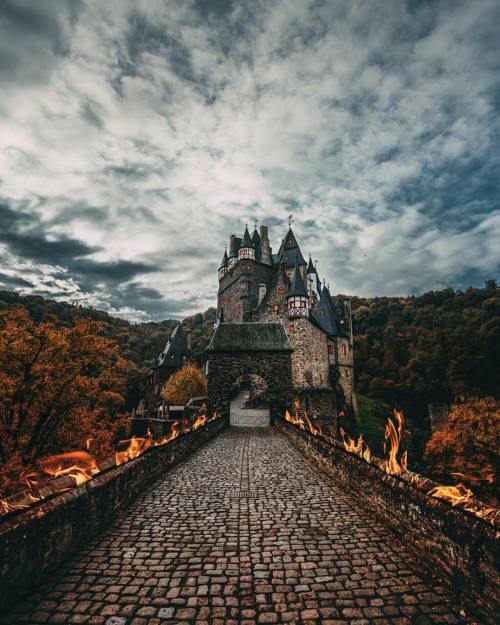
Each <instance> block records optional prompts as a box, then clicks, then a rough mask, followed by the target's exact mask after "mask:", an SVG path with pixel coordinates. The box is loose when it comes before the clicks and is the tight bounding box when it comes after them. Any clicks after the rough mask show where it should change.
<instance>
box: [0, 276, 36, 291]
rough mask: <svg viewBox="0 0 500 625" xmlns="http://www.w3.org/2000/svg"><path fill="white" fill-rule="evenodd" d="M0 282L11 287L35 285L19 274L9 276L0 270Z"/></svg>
mask: <svg viewBox="0 0 500 625" xmlns="http://www.w3.org/2000/svg"><path fill="white" fill-rule="evenodd" d="M0 284H2V285H3V286H6V287H8V288H11V289H15V288H20V287H32V286H33V283H32V282H30V281H29V280H24V279H23V278H20V277H18V276H9V275H7V274H5V273H2V272H0Z"/></svg>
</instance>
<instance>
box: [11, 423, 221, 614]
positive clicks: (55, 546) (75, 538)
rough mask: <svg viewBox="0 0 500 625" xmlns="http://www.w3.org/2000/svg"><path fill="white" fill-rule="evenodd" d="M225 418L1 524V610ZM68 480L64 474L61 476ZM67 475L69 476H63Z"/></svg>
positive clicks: (105, 524)
mask: <svg viewBox="0 0 500 625" xmlns="http://www.w3.org/2000/svg"><path fill="white" fill-rule="evenodd" d="M226 424H227V421H226V419H224V418H220V419H217V420H215V421H211V422H210V423H208V424H207V425H206V426H204V427H202V428H200V429H199V430H196V431H195V432H191V433H189V434H186V435H184V436H180V437H179V438H176V439H174V440H173V441H172V442H170V443H168V444H167V445H163V446H161V447H153V448H151V449H149V450H148V451H147V452H146V453H145V454H144V455H142V456H139V457H138V458H136V459H135V460H131V461H130V462H128V463H127V464H123V465H121V466H118V467H116V466H113V467H111V468H109V469H108V470H105V471H103V472H101V473H99V474H98V475H96V476H95V477H94V478H93V479H91V480H89V481H88V482H86V483H85V484H83V485H82V486H79V487H78V488H76V487H75V488H71V489H70V490H69V491H67V492H65V493H63V494H54V496H53V497H52V498H46V499H44V500H43V502H41V503H39V504H34V505H33V506H32V507H30V508H28V509H26V510H22V511H19V512H18V513H16V514H13V515H11V516H9V517H7V518H6V519H5V520H3V521H2V522H1V523H0V562H1V567H0V610H5V608H6V607H7V606H8V605H10V604H11V603H14V602H15V601H16V600H18V599H19V598H20V597H21V596H22V595H23V594H25V593H26V592H27V591H28V590H30V588H32V587H34V586H36V585H37V584H39V583H40V582H42V581H43V579H44V577H45V574H46V572H47V571H48V570H51V569H56V568H57V567H58V566H59V565H60V564H61V562H63V561H64V560H65V559H66V558H67V557H68V556H69V555H70V554H71V553H72V552H74V551H75V550H76V549H77V548H78V547H80V546H82V545H85V544H87V543H88V542H89V540H90V539H91V538H92V537H93V536H96V535H97V534H99V532H101V531H103V530H104V529H106V528H107V527H108V526H109V525H110V523H111V522H112V521H113V519H114V517H115V516H116V515H117V513H118V512H120V511H121V510H123V509H124V508H125V507H127V506H128V505H129V504H130V503H131V502H132V501H133V500H134V499H135V498H136V497H137V496H138V495H139V494H141V493H143V492H144V490H146V489H147V488H148V487H149V486H150V485H151V484H152V483H153V482H154V480H156V479H157V478H158V477H160V476H161V475H162V474H163V473H164V472H165V471H167V470H168V469H169V468H170V467H172V466H173V465H175V464H177V463H178V462H180V461H181V460H184V459H185V458H187V457H188V456H189V455H190V454H192V453H193V452H194V451H195V450H196V449H198V447H200V446H201V445H202V444H203V443H205V442H206V441H208V440H209V439H210V438H212V437H213V436H214V435H215V434H217V433H218V432H220V431H221V430H222V429H223V428H224V427H225V426H226ZM61 479H66V478H61ZM67 479H69V478H67Z"/></svg>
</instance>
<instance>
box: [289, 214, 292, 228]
mask: <svg viewBox="0 0 500 625" xmlns="http://www.w3.org/2000/svg"><path fill="white" fill-rule="evenodd" d="M292 219H293V215H288V227H289V228H291V227H292Z"/></svg>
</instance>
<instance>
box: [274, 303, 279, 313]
mask: <svg viewBox="0 0 500 625" xmlns="http://www.w3.org/2000/svg"><path fill="white" fill-rule="evenodd" d="M279 311H280V307H279V305H278V304H275V305H274V312H275V314H278V313H279Z"/></svg>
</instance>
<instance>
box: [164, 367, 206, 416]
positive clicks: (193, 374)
mask: <svg viewBox="0 0 500 625" xmlns="http://www.w3.org/2000/svg"><path fill="white" fill-rule="evenodd" d="M206 393H207V379H206V377H205V376H204V375H203V373H202V372H201V371H200V370H199V369H198V367H196V365H184V367H182V369H179V371H176V372H175V373H174V374H173V375H171V376H170V378H169V379H168V380H167V381H166V382H165V385H164V386H163V389H162V392H161V396H162V397H163V399H164V400H165V401H167V402H168V403H170V404H174V405H178V406H183V405H185V404H187V402H188V401H189V400H190V399H191V397H200V396H203V395H206Z"/></svg>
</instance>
